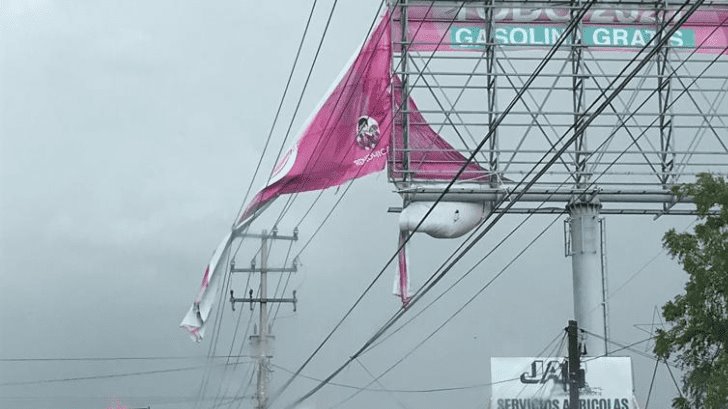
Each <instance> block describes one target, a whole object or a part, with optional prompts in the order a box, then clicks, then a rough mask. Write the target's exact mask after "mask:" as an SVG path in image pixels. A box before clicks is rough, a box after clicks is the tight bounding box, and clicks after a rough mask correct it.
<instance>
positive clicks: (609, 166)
mask: <svg viewBox="0 0 728 409" xmlns="http://www.w3.org/2000/svg"><path fill="white" fill-rule="evenodd" d="M726 21H728V18H727V19H726ZM704 41H705V40H704ZM701 45H702V43H701ZM690 56H692V54H691V55H690ZM690 56H688V59H689V58H690ZM686 61H687V59H686V60H685V61H684V62H683V63H682V64H684V63H685V62H686ZM715 61H717V60H716V59H714V60H713V62H715ZM682 64H681V65H680V66H682ZM680 66H678V67H676V68H674V69H673V73H674V72H675V71H676V70H677V69H678V68H680ZM708 68H710V65H709V66H708V67H706V68H705V69H704V70H703V72H705V71H706V70H707V69H708ZM694 83H695V81H693V83H691V84H690V85H689V86H688V87H687V88H690V86H692V85H693V84H694ZM655 92H656V91H653V92H652V93H650V94H649V95H648V96H647V97H645V99H644V100H643V102H642V103H641V104H640V105H639V106H638V107H637V108H636V109H634V110H633V114H634V113H636V112H638V111H639V110H640V109H641V108H642V107H643V106H644V105H645V104H646V103H647V102H648V101H649V100H650V99H651V98H652V96H653V95H654V93H655ZM683 94H684V92H683V93H680V94H678V95H677V97H676V98H675V99H674V100H673V102H672V103H671V105H672V104H674V103H676V102H677V100H678V99H680V97H681V96H682V95H683ZM630 118H631V116H630ZM627 120H629V118H627V119H626V120H622V121H621V124H620V125H618V126H617V127H615V129H614V130H613V131H612V133H611V134H610V135H609V136H607V138H605V141H604V142H602V144H600V145H599V146H598V147H597V148H596V149H594V150H593V151H592V152H591V153H589V154H588V155H587V156H586V158H585V160H586V161H588V160H589V158H591V157H592V156H594V155H595V154H597V153H598V152H600V151H601V149H602V147H603V146H605V144H606V143H608V141H609V140H610V139H611V138H612V137H613V136H614V135H615V134H616V132H617V131H618V130H619V129H620V128H621V127H624V126H626V122H627ZM653 123H654V121H653ZM650 126H651V124H650V125H648V127H647V128H646V129H645V130H643V131H642V132H641V133H640V134H639V135H638V136H637V137H633V138H632V142H631V143H630V144H629V145H628V146H627V147H626V148H625V149H624V150H623V151H622V152H621V153H620V154H619V155H617V156H616V157H615V158H614V159H613V160H612V161H611V163H610V164H609V165H608V166H607V167H606V168H605V169H604V170H603V171H602V172H601V174H600V175H599V176H597V177H596V178H594V179H591V180H590V182H589V185H588V186H587V187H586V188H585V189H584V190H588V189H589V188H591V187H592V186H594V185H595V184H596V183H597V182H598V181H599V179H600V178H601V177H602V176H604V175H605V174H606V172H607V171H608V170H609V169H610V168H611V167H612V166H614V164H615V163H616V162H617V161H618V160H619V159H620V158H621V157H622V156H623V155H624V154H625V153H626V152H627V151H628V150H629V149H630V147H631V146H632V145H634V144H636V143H637V142H638V140H639V139H641V138H642V137H643V136H644V135H645V134H646V130H647V129H649V127H650ZM552 146H553V144H552ZM568 180H569V179H568V178H567V180H565V181H564V182H562V183H561V185H559V186H558V187H557V188H556V189H555V191H557V190H558V189H560V188H561V186H563V185H564V184H565V183H566V182H567V181H568ZM554 194H555V193H551V194H550V195H549V197H551V196H553V195H554ZM546 202H547V200H544V201H543V202H542V203H541V204H540V205H539V206H538V207H537V208H536V209H539V208H541V207H542V206H543V205H544V204H545V203H546ZM564 213H565V211H562V212H559V214H564ZM533 214H534V213H531V214H529V216H528V217H527V218H526V219H524V220H523V221H522V222H521V223H520V224H519V225H518V226H516V227H515V228H514V229H513V230H511V232H509V234H508V235H507V236H506V239H507V238H508V237H510V235H512V234H513V233H515V231H516V230H518V229H519V228H520V227H521V226H522V225H523V224H524V223H525V222H526V221H527V220H528V219H529V218H530V217H531V216H532V215H533ZM693 223H694V222H693ZM691 224H692V223H691ZM688 227H689V226H688ZM471 237H472V234H471ZM469 238H470V237H469ZM502 243H503V241H500V242H499V243H497V245H496V246H495V247H494V248H492V249H491V250H490V251H489V252H488V253H487V254H486V255H485V256H483V257H482V258H481V259H480V261H479V262H478V263H476V264H475V265H474V266H473V267H472V268H471V269H470V270H469V271H468V272H466V273H465V274H464V275H463V276H461V277H460V278H459V279H458V280H457V281H456V282H455V283H453V284H451V286H450V287H449V288H448V289H446V290H445V292H447V291H449V290H451V289H452V288H453V287H454V286H455V285H457V284H458V283H459V282H460V281H461V280H462V279H464V278H465V277H466V276H467V275H468V274H469V273H470V272H472V270H473V269H474V268H475V267H476V266H477V265H478V264H480V263H482V262H483V261H484V260H485V259H486V258H487V257H489V256H490V254H492V253H493V252H494V250H496V249H497V248H498V247H499V246H500V245H501V244H502ZM658 255H659V254H658ZM648 264H649V263H648ZM639 271H641V270H638V273H639ZM633 276H634V275H633ZM630 280H631V279H630ZM630 280H628V281H630ZM621 288H622V287H620V288H619V289H621ZM619 289H617V290H615V291H613V292H612V293H611V294H610V297H611V296H612V295H613V294H614V293H615V292H617V291H618V290H619ZM445 292H444V293H445ZM444 293H443V294H441V295H440V296H438V297H437V298H436V299H435V300H433V301H432V302H431V303H430V304H428V305H427V306H426V307H425V308H423V309H422V310H420V311H419V312H418V313H417V314H416V315H415V316H413V317H411V318H410V319H409V320H408V321H407V322H405V323H404V324H403V325H402V326H404V325H406V324H408V323H409V322H411V321H412V320H414V319H415V318H417V317H418V316H419V315H420V314H421V313H423V312H424V310H426V309H427V308H429V307H430V306H431V305H432V304H434V302H436V301H437V300H439V298H440V297H442V295H444ZM402 326H400V327H399V328H397V329H395V330H394V331H392V332H390V334H389V335H388V336H387V337H385V339H386V338H389V337H390V336H392V335H393V334H394V333H396V332H398V331H399V330H400V329H401V328H402ZM383 341H384V340H382V341H380V342H379V343H378V344H375V345H373V346H372V348H373V347H375V346H376V345H379V344H380V343H381V342H383Z"/></svg>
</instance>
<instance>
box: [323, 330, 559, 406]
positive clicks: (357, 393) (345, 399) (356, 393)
mask: <svg viewBox="0 0 728 409" xmlns="http://www.w3.org/2000/svg"><path fill="white" fill-rule="evenodd" d="M563 338H564V333H563V331H559V332H558V333H557V334H556V336H555V337H554V338H553V339H552V340H551V341H549V343H548V344H546V346H545V347H544V348H543V349H542V350H541V351H540V352H538V353H537V354H536V355H535V356H542V355H543V353H544V352H545V351H547V350H548V349H549V348H551V346H552V345H554V344H555V343H556V342H557V341H558V340H559V339H563ZM418 345H419V344H418ZM415 348H417V347H415ZM413 349H414V348H411V349H410V350H409V351H408V352H407V353H406V354H405V355H406V356H404V357H402V358H400V359H399V360H398V361H396V362H394V363H393V364H392V365H390V366H389V367H388V368H387V369H386V370H384V371H383V372H382V373H381V374H379V375H378V376H376V377H375V378H374V380H372V381H369V383H367V384H366V385H365V386H364V387H360V388H356V389H357V391H356V392H354V393H352V394H351V395H349V396H347V397H346V398H344V399H343V400H341V401H339V402H337V403H334V404H333V405H331V406H330V407H329V408H328V409H335V408H338V407H340V406H341V405H343V404H345V403H347V402H349V401H350V400H352V399H354V398H355V397H356V396H357V395H359V394H360V393H361V392H365V391H371V389H367V388H369V386H371V385H372V384H374V383H375V382H376V381H377V380H379V379H380V378H381V377H383V376H384V375H386V374H387V373H389V372H390V371H391V370H392V369H394V368H395V367H397V366H398V365H399V364H401V363H402V362H403V361H404V360H405V359H406V358H407V357H408V356H409V355H411V354H412V353H413V352H414V350H413ZM516 379H518V378H513V379H507V380H504V381H497V382H492V381H491V382H489V383H484V384H480V385H481V386H493V385H498V384H501V383H506V382H510V381H512V380H516ZM393 391H396V392H400V391H401V390H399V389H393Z"/></svg>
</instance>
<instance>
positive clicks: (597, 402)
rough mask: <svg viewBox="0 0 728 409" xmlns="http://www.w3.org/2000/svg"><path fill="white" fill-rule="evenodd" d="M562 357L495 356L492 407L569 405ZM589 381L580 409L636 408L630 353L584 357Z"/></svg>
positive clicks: (529, 408)
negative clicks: (615, 355) (616, 355)
mask: <svg viewBox="0 0 728 409" xmlns="http://www.w3.org/2000/svg"><path fill="white" fill-rule="evenodd" d="M566 362H567V360H566V358H562V357H537V358H533V357H531V358H491V361H490V372H491V383H492V394H491V406H490V407H491V409H574V408H570V407H569V390H568V384H567V380H566V373H565V371H563V370H562V368H563V367H564V366H563V365H565V364H566ZM581 367H582V369H584V374H585V385H584V387H583V388H580V389H579V408H578V409H636V408H637V405H636V404H635V400H634V398H633V384H632V361H631V359H630V358H629V357H600V358H589V357H583V358H582V365H581Z"/></svg>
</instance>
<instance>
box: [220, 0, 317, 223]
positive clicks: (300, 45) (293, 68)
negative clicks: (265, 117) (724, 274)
mask: <svg viewBox="0 0 728 409" xmlns="http://www.w3.org/2000/svg"><path fill="white" fill-rule="evenodd" d="M317 2H318V0H313V2H312V3H311V11H310V12H309V13H308V19H307V20H306V27H305V28H304V29H303V35H301V41H300V42H299V43H298V50H296V57H295V58H294V59H293V65H292V66H291V71H290V72H289V74H288V80H287V81H286V86H285V87H284V88H283V95H281V100H280V102H279V103H278V109H276V114H275V116H274V117H273V123H272V124H271V126H270V130H269V131H268V137H267V138H266V140H265V146H264V147H263V152H262V153H261V154H260V159H259V160H258V164H257V165H256V166H255V172H253V177H252V178H251V179H250V185H248V190H247V191H246V192H245V196H244V197H243V202H242V204H241V205H240V208H239V209H238V213H237V215H236V216H235V221H233V224H235V223H236V222H237V220H238V217H240V212H242V211H243V207H244V206H245V203H247V201H248V197H249V195H250V191H251V189H252V188H253V184H254V183H255V178H256V176H258V171H260V165H261V163H263V158H264V157H265V153H266V151H267V150H268V145H269V144H270V141H271V137H272V136H273V130H274V129H275V127H276V124H277V123H278V117H279V116H280V114H281V110H282V108H283V102H284V101H285V99H286V96H287V95H288V89H289V87H290V86H291V80H292V79H293V74H294V72H295V71H296V66H297V65H298V59H299V58H300V56H301V50H302V49H303V44H304V42H305V41H306V36H307V35H308V29H309V27H310V25H311V19H312V17H313V13H314V10H315V9H316V3H317ZM323 36H326V31H324V33H323ZM323 36H322V39H321V41H323ZM315 63H316V60H315V59H314V61H313V62H312V63H311V67H312V69H313V64H315ZM305 89H306V87H305V86H304V88H303V90H302V91H301V94H302V95H303V91H305Z"/></svg>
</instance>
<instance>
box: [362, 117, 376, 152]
mask: <svg viewBox="0 0 728 409" xmlns="http://www.w3.org/2000/svg"><path fill="white" fill-rule="evenodd" d="M379 137H380V135H379V123H378V122H377V121H376V120H375V119H374V118H372V117H369V116H366V115H364V116H360V117H359V119H358V120H357V124H356V144H357V145H359V146H360V147H362V148H363V149H366V150H368V151H369V150H372V149H374V147H375V146H377V143H378V142H379Z"/></svg>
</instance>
